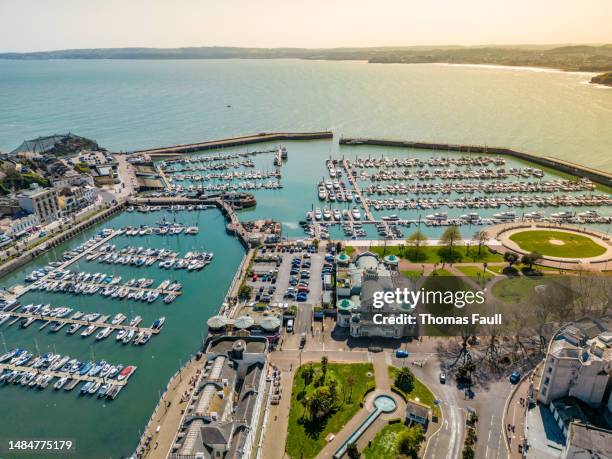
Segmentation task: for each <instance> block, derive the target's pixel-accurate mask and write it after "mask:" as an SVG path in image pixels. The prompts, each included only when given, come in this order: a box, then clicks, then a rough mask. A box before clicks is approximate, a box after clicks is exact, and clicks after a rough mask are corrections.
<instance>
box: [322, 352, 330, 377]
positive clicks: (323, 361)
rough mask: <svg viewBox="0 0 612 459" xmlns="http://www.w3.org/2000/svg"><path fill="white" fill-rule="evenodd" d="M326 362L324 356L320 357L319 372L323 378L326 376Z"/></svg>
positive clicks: (326, 359) (327, 360)
mask: <svg viewBox="0 0 612 459" xmlns="http://www.w3.org/2000/svg"><path fill="white" fill-rule="evenodd" d="M328 362H329V359H328V358H327V356H326V355H324V356H323V357H321V371H322V372H323V377H324V378H325V376H326V375H327V363H328Z"/></svg>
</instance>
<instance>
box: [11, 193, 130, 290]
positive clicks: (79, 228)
mask: <svg viewBox="0 0 612 459" xmlns="http://www.w3.org/2000/svg"><path fill="white" fill-rule="evenodd" d="M124 207H125V203H124V202H122V203H119V204H117V205H115V206H112V207H109V208H108V209H106V210H103V211H101V212H99V213H97V214H96V215H93V216H92V217H90V218H88V219H87V220H85V221H83V222H81V223H78V224H77V225H75V226H73V227H71V228H67V229H65V230H63V231H62V232H60V233H59V234H58V235H56V236H53V237H51V238H49V239H48V240H46V241H44V242H42V243H41V244H40V245H38V246H36V247H33V248H32V249H30V250H28V251H26V252H25V253H23V254H22V255H20V256H19V257H17V258H14V259H13V260H10V261H8V262H7V263H5V264H4V265H2V266H0V278H2V277H4V276H6V275H7V274H9V273H11V272H13V271H14V270H16V269H18V268H20V267H22V266H23V265H25V264H26V263H28V262H29V261H31V260H33V259H34V258H36V257H38V256H40V255H42V254H43V253H45V252H47V251H48V250H50V249H52V248H54V247H57V246H58V245H60V244H61V243H63V242H66V241H68V240H69V239H72V238H73V237H75V236H77V235H79V234H81V233H82V232H84V231H86V230H88V229H89V228H91V227H92V226H94V225H97V224H99V223H101V222H103V221H104V220H106V219H108V218H110V217H112V216H113V215H115V214H116V213H117V212H120V211H121V210H123V208H124Z"/></svg>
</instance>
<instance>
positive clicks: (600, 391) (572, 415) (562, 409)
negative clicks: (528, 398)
mask: <svg viewBox="0 0 612 459" xmlns="http://www.w3.org/2000/svg"><path fill="white" fill-rule="evenodd" d="M611 324H612V318H611V317H609V316H605V317H603V318H601V319H597V320H595V319H583V320H579V321H577V322H574V323H572V324H569V325H567V326H565V327H564V328H563V329H561V330H560V331H559V333H557V335H556V336H555V337H554V338H553V340H552V341H551V343H550V345H549V348H548V352H547V355H546V359H545V360H544V363H543V365H544V367H543V369H542V375H541V378H540V380H539V385H538V386H537V387H536V388H535V390H537V395H536V399H537V400H538V401H539V402H540V403H542V404H544V405H546V406H547V407H548V409H549V411H550V413H551V414H552V418H553V419H554V422H555V423H556V424H557V427H558V429H559V431H560V433H561V434H562V435H563V438H564V440H565V447H564V450H563V454H562V455H561V457H562V458H576V459H578V458H580V459H581V458H593V457H597V458H599V457H612V456H610V454H609V453H610V445H611V444H612V442H611V441H610V440H612V432H610V431H609V430H607V429H606V428H605V427H609V426H610V425H612V423H611V422H610V421H612V410H611V409H612V397H611V396H610V384H611V379H610V373H611V371H612V331H610V325H611ZM606 451H607V453H606Z"/></svg>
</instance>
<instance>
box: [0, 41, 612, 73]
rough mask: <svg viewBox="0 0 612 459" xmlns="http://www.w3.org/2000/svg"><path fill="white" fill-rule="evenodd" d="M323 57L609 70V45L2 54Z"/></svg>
mask: <svg viewBox="0 0 612 459" xmlns="http://www.w3.org/2000/svg"><path fill="white" fill-rule="evenodd" d="M287 58H296V59H323V60H367V61H368V62H371V63H405V64H414V63H432V62H439V63H442V62H444V63H456V64H492V65H510V66H531V67H550V68H556V69H561V70H572V71H589V72H607V71H612V45H602V46H588V45H576V46H555V47H550V46H549V47H545V46H535V45H526V46H475V47H463V46H435V47H425V46H417V47H415V46H412V47H410V46H406V47H378V48H329V49H307V48H234V47H194V48H167V49H164V48H106V49H68V50H61V51H46V52H33V53H4V54H0V59H287Z"/></svg>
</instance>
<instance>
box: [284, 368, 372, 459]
mask: <svg viewBox="0 0 612 459" xmlns="http://www.w3.org/2000/svg"><path fill="white" fill-rule="evenodd" d="M313 367H314V368H315V372H316V371H317V370H320V368H321V364H320V363H318V364H313ZM304 368H305V365H302V367H300V368H299V369H298V370H297V371H296V374H295V378H294V379H293V392H292V394H291V408H290V411H289V427H288V432H287V441H286V444H285V449H286V451H287V454H288V455H289V456H290V457H292V458H305V459H308V458H313V457H315V456H316V455H317V454H318V453H319V451H321V449H322V448H323V447H324V446H325V444H326V441H325V437H327V435H328V434H330V433H338V432H339V431H340V430H341V429H342V427H343V426H344V425H345V424H346V423H347V422H348V421H349V420H350V419H351V418H352V417H353V416H354V415H355V413H357V411H359V409H360V406H359V404H360V403H361V402H362V401H363V398H364V396H365V393H366V391H367V390H368V389H369V388H370V387H373V386H374V368H373V367H372V364H371V363H354V364H339V363H329V364H328V365H327V368H328V369H327V381H329V379H330V378H333V379H335V380H336V383H337V384H338V394H339V396H340V400H339V402H338V408H337V410H336V411H335V412H334V413H333V414H332V415H331V416H329V417H328V418H327V419H326V420H325V421H316V422H310V421H309V420H308V418H307V415H306V416H304V415H305V413H304V407H303V405H302V404H301V403H300V400H301V399H302V398H303V397H304V396H305V395H307V394H309V393H311V392H312V391H313V390H314V389H315V387H314V384H312V383H311V384H309V385H308V386H305V384H304V378H303V377H302V372H303V369H304ZM368 373H370V375H371V376H368ZM349 376H353V378H354V382H353V384H352V385H349V383H348V381H347V380H348V378H349ZM351 392H352V396H351V398H350V401H349V395H350V394H351ZM343 399H344V400H343Z"/></svg>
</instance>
